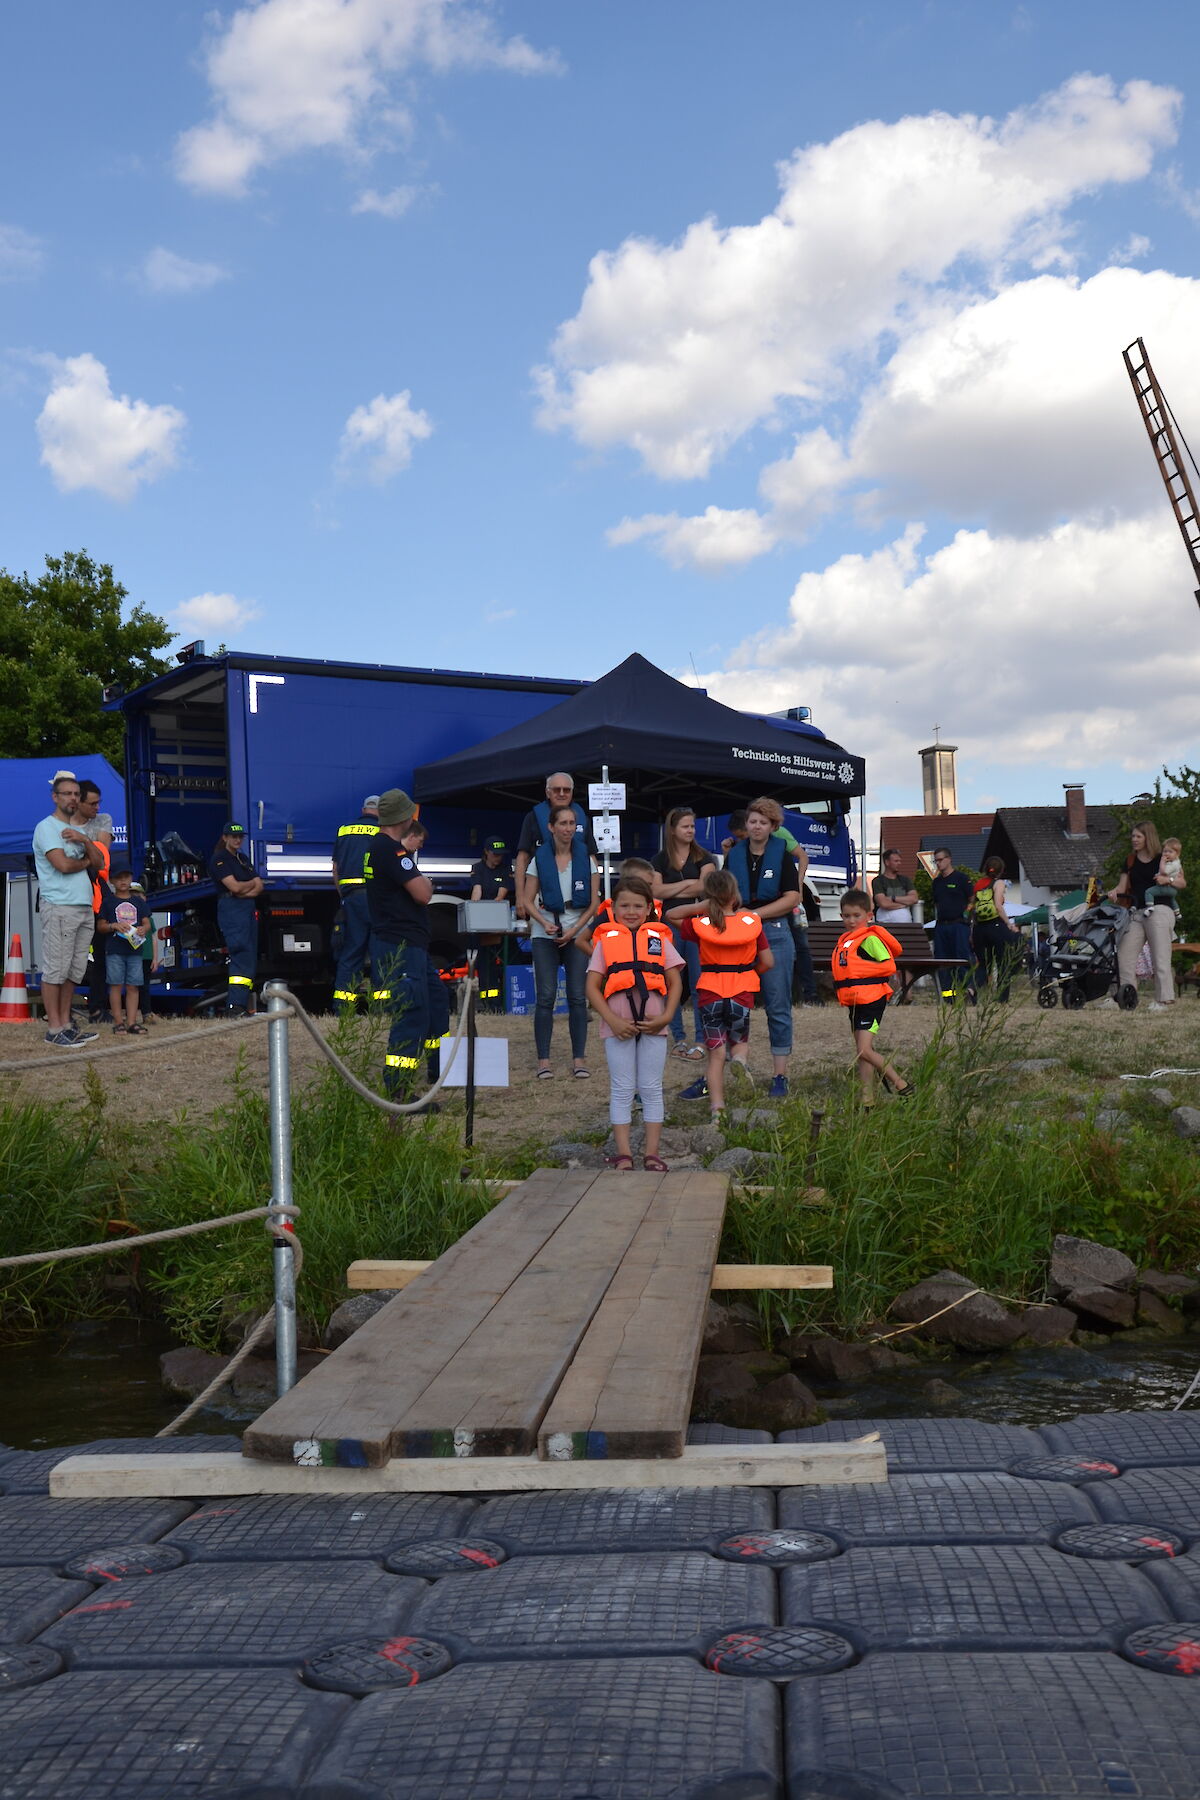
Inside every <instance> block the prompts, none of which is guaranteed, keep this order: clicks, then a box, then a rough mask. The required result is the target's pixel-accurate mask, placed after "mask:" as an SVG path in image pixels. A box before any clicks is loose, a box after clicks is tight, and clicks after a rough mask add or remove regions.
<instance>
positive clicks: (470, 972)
mask: <svg viewBox="0 0 1200 1800" xmlns="http://www.w3.org/2000/svg"><path fill="white" fill-rule="evenodd" d="M478 955H479V952H478V951H477V950H468V951H467V1123H466V1130H465V1132H464V1133H463V1142H464V1143H465V1144H466V1146H467V1149H468V1150H469V1149H470V1148H471V1145H472V1144H473V1143H474V1142H475V963H476V959H477V958H478Z"/></svg>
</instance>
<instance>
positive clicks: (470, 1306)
mask: <svg viewBox="0 0 1200 1800" xmlns="http://www.w3.org/2000/svg"><path fill="white" fill-rule="evenodd" d="M595 1179H596V1177H595V1176H594V1175H593V1174H591V1173H588V1172H586V1171H580V1172H578V1173H569V1174H567V1175H565V1176H564V1174H563V1172H562V1171H561V1170H555V1169H539V1170H537V1171H536V1173H535V1174H533V1175H531V1176H530V1178H529V1180H528V1181H526V1182H523V1183H522V1185H521V1186H520V1187H519V1188H514V1190H513V1192H512V1193H511V1194H509V1195H507V1196H506V1197H505V1199H503V1200H501V1201H500V1203H499V1205H498V1206H495V1207H493V1209H492V1211H491V1212H490V1213H488V1214H487V1216H486V1217H485V1218H483V1219H481V1220H480V1221H479V1223H478V1224H477V1225H474V1226H472V1228H471V1230H470V1231H468V1232H467V1233H466V1234H465V1236H463V1237H461V1238H459V1240H458V1242H457V1243H456V1244H454V1245H452V1246H451V1248H450V1249H449V1250H447V1251H446V1253H445V1255H444V1256H440V1257H439V1258H438V1260H437V1262H436V1263H434V1264H432V1265H431V1266H430V1268H429V1269H428V1270H427V1271H426V1272H425V1274H424V1275H422V1276H421V1278H420V1279H419V1280H418V1281H415V1282H414V1283H413V1284H412V1285H411V1286H410V1287H408V1288H406V1289H405V1290H404V1292H403V1293H402V1294H400V1295H398V1296H397V1297H396V1299H395V1300H393V1301H391V1302H390V1303H389V1304H388V1305H387V1306H385V1307H384V1308H383V1310H382V1312H380V1313H377V1314H376V1316H375V1318H373V1319H370V1320H368V1322H367V1324H365V1325H363V1326H362V1327H361V1328H360V1329H359V1330H358V1331H356V1332H355V1333H354V1335H353V1337H351V1338H349V1339H348V1340H347V1341H346V1343H344V1344H343V1345H342V1346H341V1347H340V1348H339V1349H337V1350H335V1351H334V1353H333V1355H332V1356H329V1357H326V1359H325V1360H324V1362H323V1363H322V1364H321V1366H320V1368H318V1369H314V1370H313V1372H312V1374H311V1375H306V1376H305V1377H304V1379H303V1381H301V1382H299V1383H298V1384H297V1385H296V1386H295V1387H294V1388H293V1389H292V1391H291V1392H290V1393H289V1394H285V1395H284V1396H283V1398H282V1399H281V1400H277V1401H276V1402H275V1404H274V1406H271V1407H268V1409H267V1411H266V1412H265V1413H263V1414H262V1415H261V1416H260V1417H259V1418H258V1419H257V1420H256V1421H255V1423H254V1424H253V1425H251V1426H250V1427H249V1429H248V1430H247V1432H246V1434H245V1437H244V1438H243V1440H242V1446H243V1453H244V1454H245V1455H246V1456H254V1457H261V1458H263V1459H265V1460H267V1461H270V1462H287V1463H291V1462H306V1463H311V1464H341V1465H343V1466H350V1467H367V1468H380V1467H382V1465H383V1464H384V1463H386V1462H388V1461H389V1460H390V1458H391V1455H392V1447H391V1438H392V1433H393V1431H394V1430H395V1428H396V1425H397V1422H398V1421H399V1420H400V1419H401V1418H402V1417H403V1416H404V1413H405V1411H406V1410H407V1408H408V1407H409V1406H411V1405H412V1404H414V1403H415V1402H416V1401H417V1400H419V1399H420V1397H421V1395H422V1394H423V1393H424V1392H425V1390H426V1388H427V1387H428V1386H429V1384H430V1382H432V1381H433V1380H434V1379H435V1378H436V1376H437V1375H438V1374H439V1373H440V1372H441V1370H442V1369H443V1368H444V1366H445V1364H446V1363H447V1361H448V1360H449V1358H450V1357H451V1356H452V1355H453V1353H454V1351H455V1350H456V1349H457V1348H458V1346H459V1345H460V1344H461V1343H462V1341H463V1339H464V1337H466V1336H468V1335H469V1334H470V1332H471V1331H473V1330H474V1329H475V1328H476V1326H478V1325H479V1324H481V1323H482V1321H483V1320H484V1319H486V1318H487V1316H488V1314H489V1313H490V1312H491V1310H492V1308H493V1307H494V1306H495V1305H496V1304H497V1302H498V1301H499V1300H500V1299H501V1297H502V1296H503V1294H504V1293H505V1292H506V1290H507V1289H508V1288H509V1287H510V1286H511V1285H512V1283H513V1282H514V1281H515V1280H516V1278H517V1276H518V1275H520V1273H521V1272H522V1270H523V1269H525V1268H526V1267H527V1266H528V1264H529V1263H530V1262H532V1261H533V1259H534V1257H535V1256H537V1254H538V1252H539V1251H540V1250H541V1249H542V1247H543V1246H544V1245H545V1243H546V1242H547V1240H548V1239H549V1238H551V1237H552V1236H553V1234H554V1233H555V1231H557V1229H558V1227H559V1226H560V1225H561V1224H562V1222H563V1220H564V1219H567V1218H569V1217H570V1214H571V1212H572V1211H573V1210H574V1208H575V1207H576V1206H577V1205H578V1203H579V1201H580V1200H581V1199H582V1198H583V1195H584V1194H585V1193H586V1192H587V1190H588V1188H589V1187H590V1186H591V1185H592V1183H593V1182H594V1181H595ZM439 1453H444V1452H443V1451H442V1447H441V1446H434V1445H430V1448H429V1451H428V1452H427V1454H439ZM450 1453H451V1454H452V1453H453V1447H452V1446H451V1448H450Z"/></svg>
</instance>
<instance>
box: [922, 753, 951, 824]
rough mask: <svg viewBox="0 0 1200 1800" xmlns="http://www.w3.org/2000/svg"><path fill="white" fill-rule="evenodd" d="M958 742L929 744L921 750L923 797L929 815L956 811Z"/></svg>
mask: <svg viewBox="0 0 1200 1800" xmlns="http://www.w3.org/2000/svg"><path fill="white" fill-rule="evenodd" d="M957 749H958V745H957V744H938V743H933V744H927V745H926V746H925V748H924V750H922V751H921V798H922V802H923V804H924V808H925V812H926V814H927V815H931V814H933V813H956V812H957V811H958V786H957V783H956V781H955V776H954V754H955V751H956V750H957Z"/></svg>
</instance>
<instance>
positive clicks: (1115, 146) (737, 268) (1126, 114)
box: [538, 75, 1179, 479]
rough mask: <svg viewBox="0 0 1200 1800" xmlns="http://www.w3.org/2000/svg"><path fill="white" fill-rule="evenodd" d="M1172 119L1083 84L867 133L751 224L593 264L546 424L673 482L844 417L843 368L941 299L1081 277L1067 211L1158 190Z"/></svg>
mask: <svg viewBox="0 0 1200 1800" xmlns="http://www.w3.org/2000/svg"><path fill="white" fill-rule="evenodd" d="M1178 109H1179V96H1178V94H1177V93H1175V91H1174V90H1172V89H1169V88H1164V87H1155V86H1153V85H1151V84H1150V83H1148V82H1144V81H1134V82H1129V83H1128V84H1127V85H1126V86H1125V87H1124V88H1122V89H1121V90H1120V91H1118V90H1117V89H1116V88H1115V87H1114V84H1113V83H1112V82H1111V81H1109V80H1108V79H1106V78H1103V77H1097V76H1092V75H1079V76H1075V77H1074V78H1072V79H1071V80H1070V81H1068V82H1066V83H1065V84H1064V85H1063V86H1062V87H1061V88H1059V89H1057V90H1056V91H1055V92H1053V93H1051V94H1048V95H1046V96H1044V97H1043V98H1042V99H1041V100H1040V101H1039V102H1038V103H1037V104H1036V105H1035V106H1032V107H1029V108H1023V109H1020V110H1018V111H1016V112H1013V113H1011V114H1010V115H1009V116H1008V117H1007V118H1006V119H1004V120H1003V121H1001V122H1000V123H996V122H995V121H993V120H990V119H979V118H975V117H973V116H970V115H964V116H962V117H958V118H952V117H950V116H949V115H947V114H943V113H934V114H930V115H928V116H925V117H918V118H905V119H901V120H899V121H898V122H896V123H894V124H885V123H882V122H880V121H871V122H869V123H867V124H863V125H858V126H855V127H854V128H853V130H851V131H848V132H846V133H844V134H843V135H842V136H841V137H839V138H836V139H835V140H834V141H833V142H831V143H829V144H819V145H816V146H813V147H810V148H808V149H805V150H801V151H798V152H797V153H796V154H795V155H794V156H793V158H792V159H791V161H790V162H788V163H787V164H785V165H784V166H783V167H782V168H781V170H780V180H781V187H782V197H781V199H780V201H779V204H778V205H777V206H776V208H775V209H774V211H773V212H771V213H769V214H768V215H767V216H766V217H765V218H763V219H761V220H760V221H759V222H758V223H757V224H753V225H744V226H733V227H724V228H723V227H720V226H718V225H717V223H716V222H715V220H713V219H704V220H701V221H699V222H697V223H695V224H693V225H691V226H690V227H689V228H688V229H687V231H686V232H685V233H684V235H683V237H682V238H681V239H680V240H679V241H678V242H677V243H675V244H672V245H666V246H664V245H661V244H657V243H654V242H652V241H648V240H644V239H629V240H627V241H626V242H625V243H624V244H623V245H622V246H621V247H620V249H618V250H617V251H615V252H611V253H601V254H600V255H598V256H596V257H595V258H594V259H593V261H592V264H591V267H590V275H589V282H588V286H587V289H586V292H585V294H584V296H583V300H582V303H581V305H580V308H579V311H578V313H577V314H576V315H575V317H574V318H573V319H571V320H569V321H568V322H567V323H566V324H564V325H563V326H562V327H561V329H560V330H559V332H558V335H557V337H556V340H555V343H554V349H553V363H554V367H553V368H552V369H543V370H541V371H539V377H538V378H539V384H540V387H541V393H542V407H541V413H540V419H541V422H542V423H543V424H544V425H546V426H548V427H551V428H565V429H568V430H570V431H571V432H572V433H573V434H574V435H575V437H576V438H577V439H578V440H579V441H580V442H581V443H583V444H586V445H588V446H590V447H592V448H597V449H603V448H606V447H610V446H613V445H617V444H623V445H627V446H629V447H630V448H632V449H633V450H635V451H636V452H637V453H638V455H639V456H640V457H641V458H642V460H643V462H644V463H645V465H646V466H647V467H648V468H649V469H650V470H652V471H653V472H654V473H655V474H658V475H660V476H663V477H665V478H671V479H688V478H695V477H699V476H704V475H706V474H707V473H708V472H709V470H710V469H711V467H712V464H713V462H714V460H715V459H716V458H717V457H718V456H719V455H720V454H721V453H722V452H723V451H724V450H725V449H727V448H728V446H729V445H730V444H732V443H733V442H734V441H735V440H736V439H737V438H738V437H740V436H741V435H742V434H744V433H745V432H747V431H749V430H750V429H751V428H753V427H754V426H756V425H759V424H761V423H763V422H772V421H774V420H776V419H777V418H778V417H779V409H780V407H781V406H782V405H785V404H791V405H795V404H796V403H801V404H803V405H806V406H808V407H810V408H812V407H816V406H818V405H825V404H827V403H828V402H829V401H830V400H831V399H833V398H836V396H837V395H838V393H839V392H841V391H844V389H845V387H846V382H847V374H846V369H845V360H846V358H847V357H850V356H854V355H859V356H863V355H869V354H870V353H871V352H872V351H873V350H874V349H875V348H876V347H877V346H878V345H879V343H880V340H881V339H882V338H883V337H884V335H885V334H887V333H891V332H895V331H898V330H899V331H904V330H906V329H909V328H910V327H911V323H912V321H913V320H914V319H917V320H924V319H925V317H926V315H927V314H928V312H929V311H930V309H931V308H932V307H935V306H936V304H937V300H936V294H935V289H936V286H937V284H938V283H939V282H943V281H946V280H948V279H949V278H950V277H951V275H953V277H954V279H955V282H956V284H957V285H958V287H959V288H960V289H961V288H963V286H964V284H965V283H967V273H968V271H970V270H974V271H975V273H976V285H977V286H978V284H979V282H980V281H983V280H984V278H985V277H986V278H988V279H989V280H994V278H995V275H996V273H997V271H999V270H1001V269H1003V267H1004V266H1005V264H1006V263H1007V262H1008V261H1011V260H1012V259H1021V260H1024V261H1025V262H1027V263H1028V262H1032V263H1033V264H1034V266H1038V267H1048V266H1050V265H1051V264H1052V263H1054V262H1055V261H1058V262H1063V261H1064V260H1069V259H1068V258H1067V255H1066V252H1065V251H1064V249H1063V248H1062V242H1063V225H1062V221H1061V218H1060V213H1061V210H1062V209H1063V208H1064V207H1065V206H1066V205H1067V204H1068V203H1069V202H1071V201H1072V200H1074V199H1076V198H1078V197H1079V196H1080V195H1081V194H1084V193H1088V192H1090V191H1092V190H1094V189H1096V188H1098V187H1100V186H1102V185H1103V184H1105V183H1110V182H1127V181H1133V180H1136V179H1138V178H1140V177H1143V176H1145V175H1146V174H1147V173H1148V172H1149V170H1150V168H1151V166H1152V163H1153V160H1154V156H1155V154H1156V152H1157V151H1158V150H1159V149H1160V148H1161V147H1162V146H1163V145H1165V144H1168V143H1170V142H1171V141H1172V140H1173V138H1174V136H1175V132H1176V125H1177V116H1178ZM966 291H967V292H968V293H969V291H970V289H969V286H967V288H966Z"/></svg>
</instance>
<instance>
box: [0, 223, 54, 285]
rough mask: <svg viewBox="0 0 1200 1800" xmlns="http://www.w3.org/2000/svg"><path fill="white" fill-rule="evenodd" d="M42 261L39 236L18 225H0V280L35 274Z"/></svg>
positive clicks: (43, 259) (14, 279) (17, 279)
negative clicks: (23, 229)
mask: <svg viewBox="0 0 1200 1800" xmlns="http://www.w3.org/2000/svg"><path fill="white" fill-rule="evenodd" d="M44 261H45V254H44V252H43V249H42V241H41V239H40V238H36V237H34V235H33V233H32V232H29V231H22V229H21V227H20V226H19V225H0V281H20V280H23V279H24V278H25V277H27V276H30V275H36V274H37V273H38V271H39V270H40V268H41V266H42V264H43V262H44Z"/></svg>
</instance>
